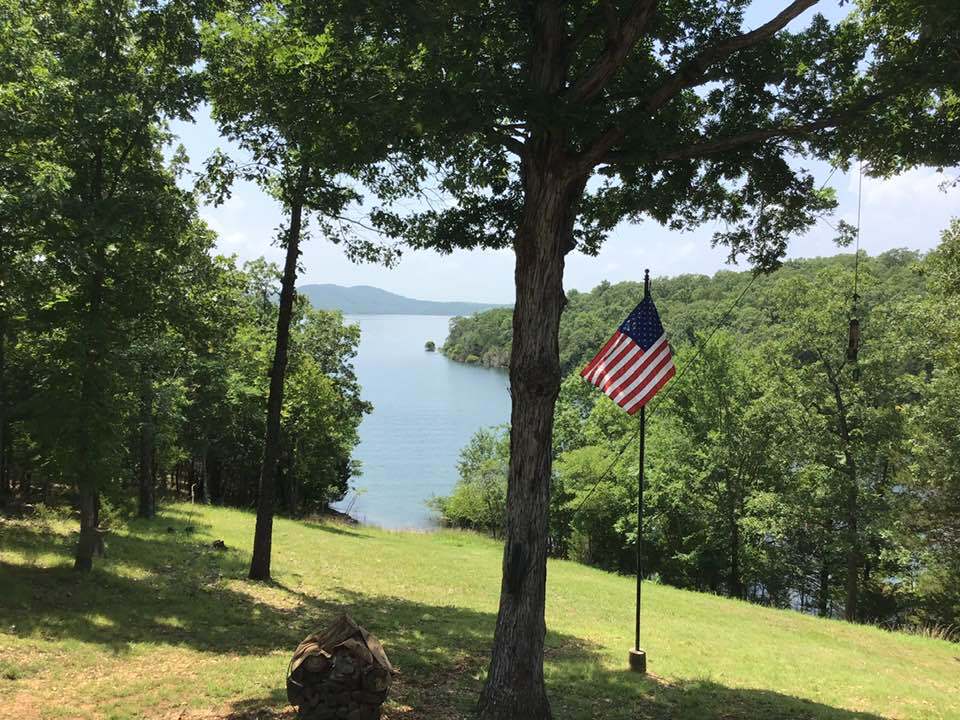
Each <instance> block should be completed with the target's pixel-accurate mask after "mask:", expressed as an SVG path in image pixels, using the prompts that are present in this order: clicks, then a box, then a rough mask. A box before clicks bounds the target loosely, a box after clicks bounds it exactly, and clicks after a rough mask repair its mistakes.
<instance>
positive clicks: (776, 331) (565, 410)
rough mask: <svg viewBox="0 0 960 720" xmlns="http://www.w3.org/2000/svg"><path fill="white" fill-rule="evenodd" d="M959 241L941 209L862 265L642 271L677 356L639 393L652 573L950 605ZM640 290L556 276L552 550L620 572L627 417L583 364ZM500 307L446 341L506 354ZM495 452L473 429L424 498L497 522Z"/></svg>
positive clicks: (764, 591)
mask: <svg viewBox="0 0 960 720" xmlns="http://www.w3.org/2000/svg"><path fill="white" fill-rule="evenodd" d="M958 256H960V223H956V222H955V223H954V224H953V226H952V227H951V228H950V229H949V230H948V231H946V232H945V233H944V235H943V243H942V245H941V247H940V249H939V250H937V251H936V252H934V253H932V254H931V255H930V256H928V257H921V256H920V255H918V254H917V253H913V252H907V251H892V252H888V253H884V254H882V255H880V256H877V257H873V258H869V257H866V256H861V258H860V262H859V267H858V268H856V269H855V267H854V257H853V256H852V255H841V256H837V257H833V258H821V259H815V260H796V261H790V262H788V263H786V265H785V266H784V267H783V268H782V269H780V270H778V271H777V272H775V273H773V274H772V275H769V276H758V277H756V278H754V276H753V275H751V274H749V273H733V272H721V273H718V274H717V275H715V276H714V277H713V278H708V277H704V276H692V275H687V276H681V277H676V278H665V279H656V280H655V281H654V283H653V296H654V299H655V301H656V302H657V305H658V307H659V309H660V312H661V315H662V318H663V324H664V326H665V328H666V331H667V333H668V334H669V336H670V338H671V341H672V344H673V345H674V350H675V353H676V355H677V358H676V360H677V364H678V367H679V369H680V370H679V375H678V377H676V378H674V379H673V380H672V381H671V382H670V383H669V384H668V385H667V386H666V388H665V389H664V391H663V392H662V393H661V394H660V396H658V397H657V398H655V399H654V401H653V403H652V404H651V406H650V409H649V410H648V418H649V422H648V437H647V463H648V464H647V495H646V503H647V521H646V522H647V525H646V532H645V537H644V543H645V545H644V548H645V552H644V555H645V558H644V567H645V568H646V569H648V571H649V573H650V574H651V575H652V576H653V577H658V578H660V579H661V580H662V581H664V582H667V583H670V584H672V585H676V586H679V587H686V588H696V589H701V590H709V591H713V592H718V593H723V594H726V595H730V596H733V597H740V598H746V599H749V600H752V601H755V602H760V603H766V604H771V605H776V606H783V607H794V608H797V609H801V610H805V611H808V612H816V613H819V614H821V615H828V616H830V615H843V616H846V617H847V618H848V619H858V620H866V621H873V622H881V623H887V624H891V625H896V626H900V625H911V624H924V625H949V624H951V623H956V622H957V621H958V619H960V593H958V591H957V588H958V587H960V542H958V538H960V532H958V531H960V511H958V510H957V508H958V507H960V502H958V501H960V475H958V473H957V467H960V465H958V463H960V444H958V440H957V434H956V426H955V418H956V407H957V406H958V401H960V396H958V388H960V353H958V348H960V342H958V341H960V312H958V310H960V303H958V300H960V296H958V286H960V284H958V283H957V276H958V268H960V265H958ZM855 275H856V276H857V277H856V282H857V287H858V295H859V299H858V301H857V302H856V303H854V301H853V293H854V282H855ZM642 292H643V288H642V285H641V284H639V283H620V284H616V285H609V284H603V285H600V286H599V287H597V288H595V289H594V290H593V291H592V292H590V293H578V292H571V293H570V296H569V304H568V305H567V308H566V309H565V311H564V314H563V317H562V320H561V325H560V357H561V360H562V365H563V370H564V372H565V373H566V374H567V377H566V379H565V380H564V382H563V384H562V386H561V391H560V398H559V401H558V405H557V411H556V416H555V430H554V437H553V446H554V456H555V463H554V478H553V490H552V505H551V548H552V552H553V553H554V554H555V555H558V556H562V557H570V558H575V559H578V560H581V561H583V562H586V563H589V564H593V565H598V566H601V567H605V568H610V569H617V570H622V571H625V572H631V571H633V569H634V566H635V565H634V563H635V560H634V547H635V544H634V543H635V540H636V531H635V528H636V510H637V500H636V483H637V463H638V447H637V420H636V418H635V417H630V416H628V415H626V414H625V413H624V412H623V411H622V410H621V409H620V408H618V407H617V406H616V405H614V404H613V402H611V401H610V400H608V399H607V398H606V397H605V396H603V395H602V394H600V393H599V392H598V391H596V390H595V389H594V388H593V387H592V386H590V385H588V384H587V383H586V382H584V381H583V380H582V379H581V378H580V377H579V375H578V370H579V368H580V367H582V365H583V364H584V363H585V362H586V361H587V360H589V359H590V358H591V357H592V356H593V355H594V354H595V353H596V352H597V350H598V349H599V348H600V347H601V346H602V345H603V343H604V342H605V341H606V339H607V338H608V337H609V336H610V334H611V333H612V332H613V330H614V328H616V326H617V325H618V324H619V323H620V322H621V321H622V320H623V318H624V317H625V316H626V315H627V313H629V311H630V310H631V309H632V308H633V306H634V305H635V303H636V302H637V301H638V300H639V299H640V298H641V297H642ZM741 295H742V300H740V302H739V303H737V304H736V306H735V307H734V308H733V310H732V311H730V312H729V315H727V312H728V311H729V310H730V308H731V307H733V306H734V303H735V302H736V300H737V299H738V298H739V297H740V296H741ZM854 315H855V316H856V317H857V319H858V320H859V326H860V337H861V340H860V343H859V347H858V352H856V353H853V352H851V351H850V348H849V332H848V330H849V321H850V318H851V317H852V316H854ZM721 320H723V322H721ZM509 327H510V314H509V312H508V311H503V310H496V311H490V312H487V313H483V314H481V315H478V316H476V317H475V318H465V319H459V320H457V321H456V323H455V324H454V325H453V326H452V329H451V334H450V337H449V338H448V340H447V343H446V345H445V347H444V351H445V352H446V353H447V354H448V355H450V356H452V357H455V358H460V357H464V356H465V355H470V356H474V357H479V358H481V359H482V361H483V362H487V363H489V364H495V365H502V364H504V363H506V362H507V361H508V359H509ZM715 329H717V332H716V333H715V334H713V335H712V337H711V333H713V332H714V330H715ZM708 339H709V342H707V341H708ZM508 460H509V444H508V440H507V435H506V433H505V432H504V431H503V430H502V429H500V430H498V429H493V430H488V431H484V432H482V433H479V434H478V435H477V437H476V438H475V439H474V441H473V443H472V444H471V445H470V446H469V447H467V448H465V449H464V451H463V454H462V459H461V464H460V481H459V484H458V486H457V488H456V489H455V491H454V493H453V494H452V495H451V496H450V497H448V498H441V499H438V500H436V501H435V503H434V504H435V506H436V507H437V509H438V510H439V511H440V512H441V514H442V515H443V516H444V517H445V518H446V520H447V522H449V523H451V524H453V525H458V526H465V527H476V528H482V529H485V530H487V531H490V532H493V533H495V534H499V533H500V532H501V529H502V526H501V523H502V518H503V511H504V507H505V498H506V477H507V463H508Z"/></svg>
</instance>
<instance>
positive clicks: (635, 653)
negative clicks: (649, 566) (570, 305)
mask: <svg viewBox="0 0 960 720" xmlns="http://www.w3.org/2000/svg"><path fill="white" fill-rule="evenodd" d="M643 297H644V299H647V298H649V297H650V271H649V270H644V271H643ZM646 440H647V405H646V403H644V404H643V405H641V406H640V458H639V461H638V463H637V465H638V467H637V607H636V623H635V625H634V643H633V650H631V651H630V669H631V670H633V671H634V672H638V673H646V672H647V653H646V652H645V651H643V650H641V649H640V597H641V582H642V578H643V459H644V454H645V450H646V447H645V446H646Z"/></svg>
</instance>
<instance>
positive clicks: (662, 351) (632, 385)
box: [580, 295, 676, 415]
mask: <svg viewBox="0 0 960 720" xmlns="http://www.w3.org/2000/svg"><path fill="white" fill-rule="evenodd" d="M675 372H676V368H674V366H673V354H672V353H671V352H670V344H669V343H668V342H667V336H666V333H664V332H663V325H662V324H661V323H660V316H659V315H658V314H657V307H656V306H655V305H654V304H653V300H652V299H650V296H649V295H646V296H645V297H644V298H643V300H642V301H641V302H640V304H639V305H637V306H636V307H635V308H634V309H633V312H632V313H630V314H629V315H628V316H627V319H626V320H624V321H623V323H621V325H620V327H619V328H617V331H616V332H615V333H614V334H613V337H611V338H610V339H609V340H607V344H606V345H604V346H603V349H602V350H601V351H600V352H598V353H597V356H596V357H595V358H594V359H593V360H591V361H590V362H588V363H587V366H586V367H585V368H584V369H583V370H582V371H581V373H580V375H581V376H583V377H584V378H585V379H586V380H587V381H588V382H590V383H592V384H594V385H596V386H597V387H598V388H600V389H601V390H603V391H604V392H605V393H606V394H607V395H609V396H610V397H611V398H612V399H613V401H614V402H615V403H616V404H617V405H619V406H620V407H622V408H623V409H624V410H626V411H627V412H628V413H630V414H631V415H633V414H634V413H635V412H637V410H639V409H640V408H642V407H643V406H644V405H646V404H647V402H649V400H650V399H651V398H652V397H653V396H654V395H656V394H657V393H658V392H659V391H660V388H662V387H663V386H664V385H666V384H667V381H668V380H669V379H670V378H672V377H673V375H674V373H675Z"/></svg>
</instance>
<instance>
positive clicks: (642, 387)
mask: <svg viewBox="0 0 960 720" xmlns="http://www.w3.org/2000/svg"><path fill="white" fill-rule="evenodd" d="M672 364H673V358H671V357H670V356H669V355H667V356H666V357H660V358H659V359H658V360H657V363H656V364H654V365H651V366H650V368H648V370H647V372H645V373H644V376H643V381H642V382H635V383H633V385H632V386H631V388H630V390H629V391H627V392H625V393H623V394H622V396H621V397H620V398H616V402H617V404H618V405H620V406H621V407H623V408H624V409H626V408H627V407H628V406H630V405H632V404H633V401H634V399H635V398H637V397H638V396H641V395H643V394H644V393H646V391H647V390H648V389H649V388H651V387H652V386H654V385H655V384H656V383H657V380H658V379H659V375H660V373H661V372H662V371H663V369H664V368H665V367H667V366H668V365H672Z"/></svg>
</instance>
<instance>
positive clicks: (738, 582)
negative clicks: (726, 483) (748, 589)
mask: <svg viewBox="0 0 960 720" xmlns="http://www.w3.org/2000/svg"><path fill="white" fill-rule="evenodd" d="M729 512H730V516H729V522H730V595H731V596H732V597H735V598H739V599H741V600H742V599H743V579H742V578H741V577H740V522H739V520H738V518H737V502H736V497H735V493H732V492H731V498H730V510H729Z"/></svg>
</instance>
